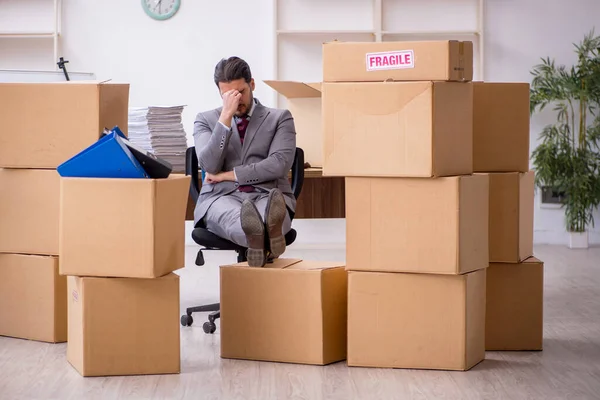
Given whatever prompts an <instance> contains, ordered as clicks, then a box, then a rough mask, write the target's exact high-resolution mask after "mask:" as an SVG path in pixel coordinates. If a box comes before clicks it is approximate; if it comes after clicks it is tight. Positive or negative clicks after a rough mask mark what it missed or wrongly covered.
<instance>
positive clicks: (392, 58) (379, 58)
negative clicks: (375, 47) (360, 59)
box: [367, 50, 415, 71]
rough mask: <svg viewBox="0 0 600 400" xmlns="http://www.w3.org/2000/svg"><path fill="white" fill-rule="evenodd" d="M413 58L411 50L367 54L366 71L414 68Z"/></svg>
mask: <svg viewBox="0 0 600 400" xmlns="http://www.w3.org/2000/svg"><path fill="white" fill-rule="evenodd" d="M414 67H415V57H414V51H412V50H399V51H386V52H381V53H367V71H385V70H391V69H404V68H414Z"/></svg>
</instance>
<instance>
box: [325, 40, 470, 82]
mask: <svg viewBox="0 0 600 400" xmlns="http://www.w3.org/2000/svg"><path fill="white" fill-rule="evenodd" d="M472 79H473V42H468V41H465V42H459V41H456V40H439V41H409V42H337V41H336V42H328V43H325V44H323V80H324V81H325V82H383V81H387V80H395V81H470V80H472Z"/></svg>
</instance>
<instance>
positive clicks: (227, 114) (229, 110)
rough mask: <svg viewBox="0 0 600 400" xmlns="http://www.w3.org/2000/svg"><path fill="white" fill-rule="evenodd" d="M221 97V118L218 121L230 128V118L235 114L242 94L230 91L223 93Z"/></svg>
mask: <svg viewBox="0 0 600 400" xmlns="http://www.w3.org/2000/svg"><path fill="white" fill-rule="evenodd" d="M222 97H223V109H222V110H221V117H220V118H219V121H220V122H221V123H223V124H225V126H231V118H233V116H234V115H235V113H236V112H237V109H238V107H239V105H240V99H241V98H242V94H241V93H240V92H238V91H237V90H230V91H228V92H225V93H223V95H222Z"/></svg>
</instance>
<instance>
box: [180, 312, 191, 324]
mask: <svg viewBox="0 0 600 400" xmlns="http://www.w3.org/2000/svg"><path fill="white" fill-rule="evenodd" d="M193 323H194V318H192V316H191V315H187V314H186V315H182V316H181V325H182V326H192V324H193Z"/></svg>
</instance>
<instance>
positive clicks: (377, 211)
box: [323, 41, 489, 370]
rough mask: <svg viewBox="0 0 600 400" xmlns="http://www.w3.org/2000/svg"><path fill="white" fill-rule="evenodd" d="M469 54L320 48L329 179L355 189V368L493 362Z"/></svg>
mask: <svg viewBox="0 0 600 400" xmlns="http://www.w3.org/2000/svg"><path fill="white" fill-rule="evenodd" d="M472 57H473V48H472V43H470V42H456V41H439V42H408V43H392V42H390V43H385V42H384V43H337V42H334V43H328V44H325V45H324V47H323V68H324V69H323V77H324V84H323V135H324V168H323V173H324V175H328V176H345V177H346V224H347V227H346V232H347V233H346V235H347V241H346V246H347V249H346V265H347V270H348V271H349V277H348V286H349V287H348V365H350V366H367V367H394V368H430V369H447V370H468V369H470V368H471V367H473V366H474V365H476V364H477V363H479V362H480V361H481V360H483V359H484V357H485V343H484V340H485V331H484V330H485V288H486V268H487V267H488V191H489V188H488V177H487V176H485V175H473V156H472V155H473V129H472V119H473V86H472V84H471V83H470V81H471V79H472V74H473V70H472V65H473V58H472Z"/></svg>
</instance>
